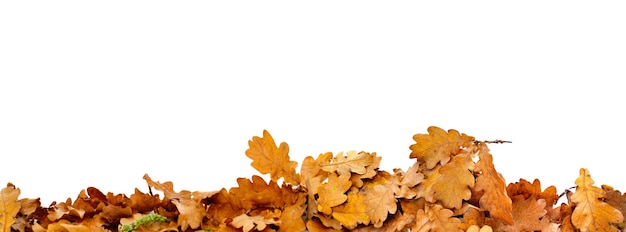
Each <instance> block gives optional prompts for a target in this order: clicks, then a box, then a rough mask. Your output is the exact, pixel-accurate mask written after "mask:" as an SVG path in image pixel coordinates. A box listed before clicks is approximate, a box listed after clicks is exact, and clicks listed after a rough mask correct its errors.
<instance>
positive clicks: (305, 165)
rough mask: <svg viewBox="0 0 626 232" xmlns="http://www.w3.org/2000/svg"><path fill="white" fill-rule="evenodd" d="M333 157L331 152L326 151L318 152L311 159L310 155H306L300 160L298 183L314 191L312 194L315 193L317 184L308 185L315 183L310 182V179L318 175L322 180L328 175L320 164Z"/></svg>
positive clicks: (324, 163) (326, 162)
mask: <svg viewBox="0 0 626 232" xmlns="http://www.w3.org/2000/svg"><path fill="white" fill-rule="evenodd" d="M332 158H333V153H331V152H326V153H322V154H319V156H317V159H313V157H311V156H307V157H305V158H304V161H302V167H300V185H301V186H306V187H307V188H308V189H309V191H314V194H317V185H315V186H310V185H311V184H315V183H312V182H311V179H313V178H315V177H319V178H318V179H320V180H323V179H326V177H327V176H328V173H327V172H324V171H322V168H321V167H322V166H323V165H326V164H329V163H330V159H332Z"/></svg>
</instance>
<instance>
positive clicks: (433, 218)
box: [411, 203, 461, 232]
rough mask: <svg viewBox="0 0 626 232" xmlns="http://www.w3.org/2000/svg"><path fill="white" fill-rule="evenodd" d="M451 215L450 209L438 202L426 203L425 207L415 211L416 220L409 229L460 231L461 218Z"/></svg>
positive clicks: (437, 231)
mask: <svg viewBox="0 0 626 232" xmlns="http://www.w3.org/2000/svg"><path fill="white" fill-rule="evenodd" d="M452 216H453V213H452V211H451V210H449V209H446V208H444V207H443V206H441V205H440V204H432V203H428V204H426V207H425V209H419V210H418V211H417V214H416V221H415V224H414V225H413V226H412V227H411V231H416V232H417V231H424V232H427V231H433V232H449V231H461V229H460V228H459V224H460V223H461V220H460V219H458V218H455V217H452Z"/></svg>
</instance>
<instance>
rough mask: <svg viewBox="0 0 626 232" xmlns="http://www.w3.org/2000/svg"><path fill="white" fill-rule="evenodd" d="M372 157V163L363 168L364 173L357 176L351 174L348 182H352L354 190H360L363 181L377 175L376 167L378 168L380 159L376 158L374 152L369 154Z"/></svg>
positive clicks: (356, 174)
mask: <svg viewBox="0 0 626 232" xmlns="http://www.w3.org/2000/svg"><path fill="white" fill-rule="evenodd" d="M369 155H370V156H372V163H371V164H370V165H368V166H367V167H365V173H363V174H358V173H352V175H351V176H350V181H352V186H354V187H356V188H360V187H362V186H363V179H371V178H372V177H374V176H375V175H376V173H377V170H378V167H379V166H380V160H381V159H382V157H378V156H376V152H372V153H369Z"/></svg>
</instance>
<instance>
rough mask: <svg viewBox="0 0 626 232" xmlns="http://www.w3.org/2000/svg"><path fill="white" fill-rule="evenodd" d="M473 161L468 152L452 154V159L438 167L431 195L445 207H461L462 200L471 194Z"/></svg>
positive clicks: (468, 197)
mask: <svg viewBox="0 0 626 232" xmlns="http://www.w3.org/2000/svg"><path fill="white" fill-rule="evenodd" d="M473 169H474V161H472V157H471V156H470V154H469V153H467V152H464V154H461V155H457V156H454V158H452V161H450V162H449V163H447V164H446V165H443V166H442V167H441V168H440V169H439V173H440V174H441V175H440V176H439V177H438V178H437V179H436V180H435V183H434V184H433V185H432V191H433V192H432V195H433V197H434V198H435V199H437V200H438V201H440V202H441V204H442V205H443V206H445V207H446V208H450V209H452V208H457V209H458V208H461V205H462V204H463V200H468V199H470V197H471V196H472V191H471V190H470V188H472V187H474V175H472V173H471V172H470V171H471V170H473Z"/></svg>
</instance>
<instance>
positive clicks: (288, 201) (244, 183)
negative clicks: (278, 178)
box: [229, 175, 306, 210]
mask: <svg viewBox="0 0 626 232" xmlns="http://www.w3.org/2000/svg"><path fill="white" fill-rule="evenodd" d="M237 183H238V184H239V186H238V187H234V188H231V189H230V191H229V194H230V195H231V196H232V197H230V199H231V202H232V203H233V205H234V206H236V207H238V208H242V209H248V210H251V209H254V208H257V207H274V208H284V207H286V206H288V205H292V204H294V203H295V202H297V201H298V200H299V199H300V198H303V197H306V196H305V195H304V194H305V193H304V192H301V191H298V190H294V189H292V188H291V187H290V185H286V184H284V183H283V187H282V188H281V187H279V186H278V184H277V183H276V182H274V181H270V182H269V183H265V181H264V180H263V178H261V177H260V176H256V175H255V176H252V181H250V180H249V179H247V178H238V179H237Z"/></svg>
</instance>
